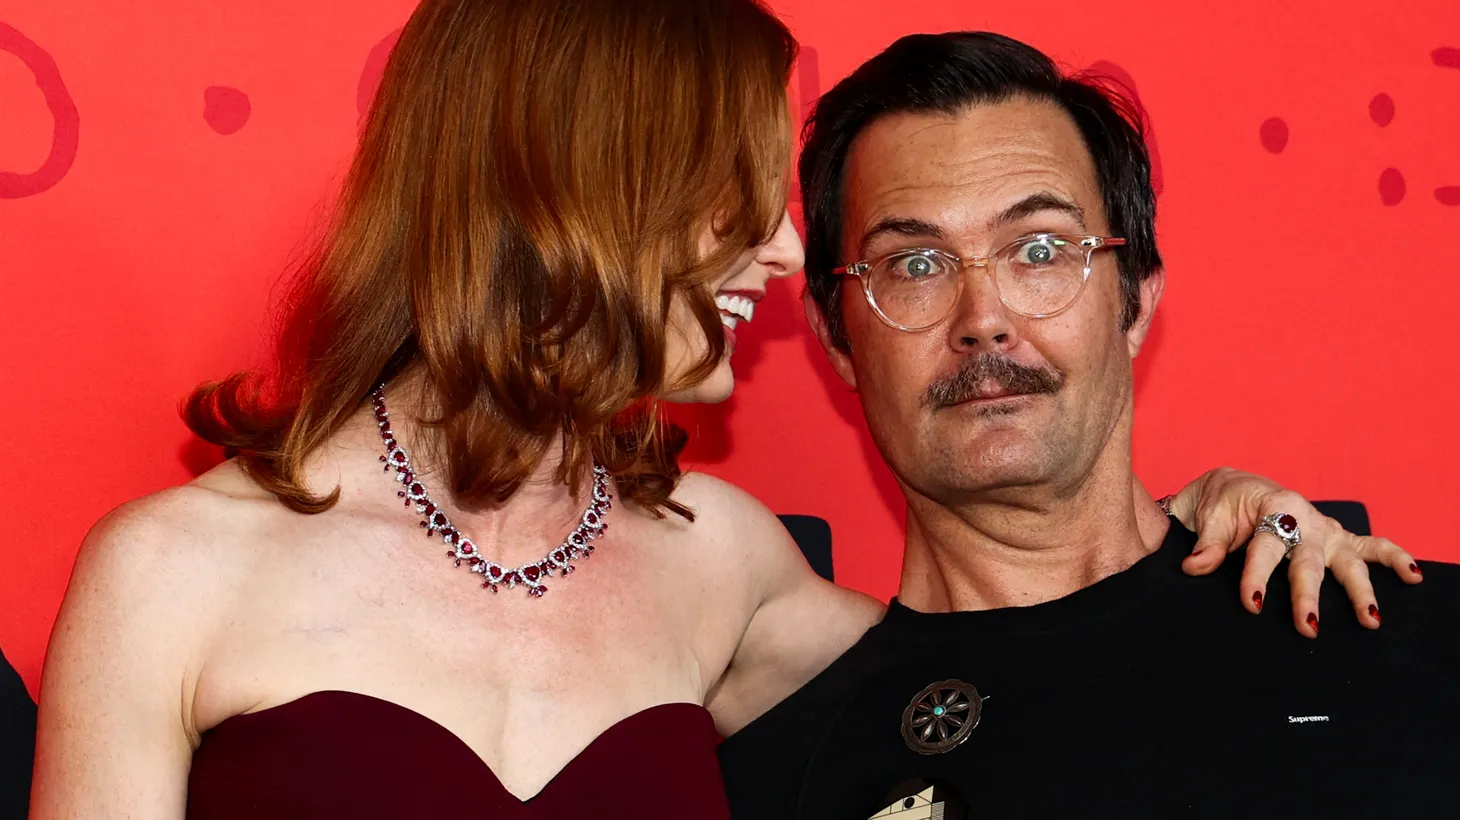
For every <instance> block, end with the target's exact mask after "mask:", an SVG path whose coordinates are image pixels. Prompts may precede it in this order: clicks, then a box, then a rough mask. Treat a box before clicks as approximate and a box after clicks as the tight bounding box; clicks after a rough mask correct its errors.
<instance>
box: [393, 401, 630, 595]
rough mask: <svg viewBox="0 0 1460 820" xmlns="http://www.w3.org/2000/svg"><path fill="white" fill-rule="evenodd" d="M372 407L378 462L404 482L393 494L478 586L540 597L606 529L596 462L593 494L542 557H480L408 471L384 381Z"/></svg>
mask: <svg viewBox="0 0 1460 820" xmlns="http://www.w3.org/2000/svg"><path fill="white" fill-rule="evenodd" d="M371 405H372V407H373V408H374V410H375V422H376V424H377V425H378V426H379V427H380V438H381V440H383V441H384V442H385V455H383V456H381V457H380V460H381V461H382V462H383V463H384V464H385V469H386V470H390V469H392V468H393V469H394V470H395V480H396V481H399V482H401V484H402V485H404V488H403V489H402V490H400V491H399V492H397V493H396V496H397V497H398V498H404V499H405V500H406V501H405V503H406V506H407V507H413V508H415V511H416V514H417V515H420V516H422V521H421V522H420V523H421V526H422V527H423V528H425V530H426V535H427V536H428V537H434V536H436V535H440V536H441V539H442V541H443V542H444V543H445V544H446V546H448V547H450V549H449V550H448V551H447V552H446V557H447V558H450V559H452V560H453V561H454V562H455V564H456V566H458V567H459V566H461V562H462V561H465V562H466V564H467V567H468V568H469V569H470V571H471V572H475V573H477V574H478V575H480V576H482V578H483V580H482V588H483V589H490V590H491V591H493V592H496V591H497V588H498V587H500V586H501V585H502V584H506V585H507V587H508V588H509V589H511V588H513V587H516V586H517V585H518V584H521V585H523V586H525V587H526V588H527V594H528V595H530V596H532V597H534V598H541V597H542V596H543V593H545V592H547V590H548V588H547V586H546V585H544V584H543V580H544V579H546V578H551V577H552V574H553V573H554V572H561V573H562V574H563V575H568V574H570V573H572V572H573V570H574V569H575V567H574V566H573V562H574V561H576V560H578V559H579V558H587V557H588V556H590V555H592V554H593V539H595V538H597V537H598V536H600V535H602V534H603V533H604V531H605V530H607V529H608V522H607V521H606V520H605V514H606V513H607V512H608V511H609V509H610V508H611V507H612V506H613V493H612V492H610V491H609V489H608V478H609V476H608V471H607V470H605V469H603V467H602V466H601V465H599V464H597V463H596V462H595V463H594V465H593V497H592V499H591V500H590V501H589V503H588V509H587V510H586V511H585V512H584V513H583V518H582V519H581V520H580V521H579V522H578V526H577V527H576V528H575V529H574V530H573V531H572V532H571V533H569V534H568V537H567V538H565V539H564V540H563V543H562V544H561V545H560V546H558V547H557V548H555V549H553V550H552V551H551V552H549V553H548V554H547V557H545V558H543V559H542V560H540V561H533V562H531V563H528V564H523V565H521V566H519V567H511V568H509V567H504V566H502V565H501V564H498V563H496V562H495V561H488V560H487V559H485V558H482V557H481V556H480V554H479V553H478V552H477V547H476V545H475V544H473V543H472V541H471V539H470V538H467V537H466V536H465V535H462V534H461V533H460V532H459V531H458V530H456V528H454V527H452V526H451V519H450V518H449V517H448V516H447V515H446V513H445V512H443V511H442V509H441V508H440V507H439V506H438V505H437V504H436V502H434V501H432V500H431V496H430V495H429V494H428V493H427V492H426V485H425V484H423V483H421V479H420V477H419V476H417V475H416V474H415V473H414V472H413V471H412V470H411V457H410V455H409V454H407V453H406V451H405V448H404V447H401V446H400V442H399V441H398V440H396V437H395V431H393V430H392V429H391V427H390V413H389V412H387V411H386V409H385V385H384V384H382V385H380V386H379V387H377V388H375V391H374V392H373V393H371Z"/></svg>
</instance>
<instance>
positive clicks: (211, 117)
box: [203, 85, 253, 137]
mask: <svg viewBox="0 0 1460 820" xmlns="http://www.w3.org/2000/svg"><path fill="white" fill-rule="evenodd" d="M251 113H253V106H252V105H251V104H250V103H249V101H248V95H247V94H245V93H243V92H242V91H239V90H238V89H236V88H230V87H228V86H226V85H215V86H210V87H208V88H206V89H204V90H203V120H204V121H205V122H207V123H208V127H209V128H212V129H213V130H214V131H217V132H218V133H219V134H222V135H223V136H225V137H226V136H228V135H229V134H236V133H238V132H239V130H241V129H242V128H243V126H245V125H247V124H248V117H249V114H251Z"/></svg>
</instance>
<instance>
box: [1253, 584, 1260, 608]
mask: <svg viewBox="0 0 1460 820" xmlns="http://www.w3.org/2000/svg"><path fill="white" fill-rule="evenodd" d="M1252 603H1254V604H1257V611H1258V612H1261V611H1262V590H1260V589H1259V590H1258V591H1256V592H1254V593H1252Z"/></svg>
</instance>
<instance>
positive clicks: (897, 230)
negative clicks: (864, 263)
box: [857, 217, 944, 254]
mask: <svg viewBox="0 0 1460 820" xmlns="http://www.w3.org/2000/svg"><path fill="white" fill-rule="evenodd" d="M887 233H890V234H896V235H898V236H906V237H927V238H930V239H943V238H944V235H943V229H942V228H940V227H938V226H937V225H934V224H933V223H931V222H924V221H923V220H921V219H906V218H903V217H889V218H887V219H880V220H878V221H877V224H875V225H873V226H872V229H871V230H870V231H867V232H866V233H864V234H862V242H861V244H860V245H858V246H857V247H858V248H859V249H860V251H861V252H862V253H863V254H865V253H866V252H867V246H868V245H870V244H872V240H873V239H876V238H877V237H879V236H881V235H882V234H887Z"/></svg>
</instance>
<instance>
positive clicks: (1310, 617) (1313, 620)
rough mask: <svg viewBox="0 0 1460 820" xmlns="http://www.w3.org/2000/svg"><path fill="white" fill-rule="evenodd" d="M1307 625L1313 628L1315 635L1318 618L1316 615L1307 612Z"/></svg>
mask: <svg viewBox="0 0 1460 820" xmlns="http://www.w3.org/2000/svg"><path fill="white" fill-rule="evenodd" d="M1308 625H1309V626H1311V627H1313V632H1314V634H1317V632H1318V616H1317V615H1314V614H1313V613H1311V612H1309V613H1308Z"/></svg>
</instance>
